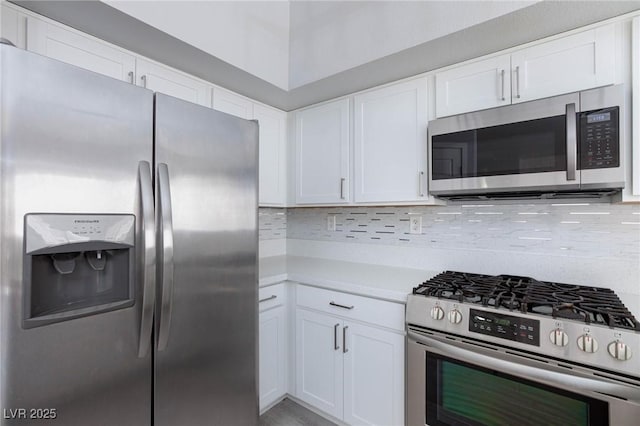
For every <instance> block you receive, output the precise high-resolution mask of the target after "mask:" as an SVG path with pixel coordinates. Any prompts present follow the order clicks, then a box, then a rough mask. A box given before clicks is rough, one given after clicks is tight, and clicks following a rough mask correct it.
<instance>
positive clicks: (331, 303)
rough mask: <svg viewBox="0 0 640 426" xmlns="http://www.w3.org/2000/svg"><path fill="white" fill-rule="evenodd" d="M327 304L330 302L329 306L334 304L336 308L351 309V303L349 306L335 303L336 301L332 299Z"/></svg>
mask: <svg viewBox="0 0 640 426" xmlns="http://www.w3.org/2000/svg"><path fill="white" fill-rule="evenodd" d="M329 304H330V305H331V306H335V307H336V308H342V309H353V305H351V306H346V305H341V304H339V303H336V302H334V301H331V302H329Z"/></svg>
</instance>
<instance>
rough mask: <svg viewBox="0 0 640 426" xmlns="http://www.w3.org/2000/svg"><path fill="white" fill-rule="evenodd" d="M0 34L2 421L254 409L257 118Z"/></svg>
mask: <svg viewBox="0 0 640 426" xmlns="http://www.w3.org/2000/svg"><path fill="white" fill-rule="evenodd" d="M0 49H1V65H0V67H1V73H2V74H1V76H0V78H1V86H0V91H1V92H0V97H1V104H0V107H1V111H0V112H1V122H0V126H1V128H0V137H1V139H0V148H1V152H0V155H1V158H0V159H1V163H0V191H1V193H0V199H1V209H0V232H1V244H0V259H1V260H0V279H1V282H0V297H1V306H0V308H1V311H0V315H1V318H0V324H1V333H2V335H1V340H0V351H1V357H2V359H1V364H0V369H1V377H0V386H1V388H0V392H1V395H0V400H1V403H2V407H1V408H2V418H1V422H2V424H3V425H4V424H6V425H13V424H19V425H30V424H34V425H36V424H37V425H41V424H60V425H65V426H67V425H68V426H75V425H82V426H87V425H89V426H91V425H109V426H111V425H135V426H143V425H151V424H153V425H166V426H175V425H187V426H190V425H225V426H227V425H253V424H256V423H257V419H258V397H257V391H256V388H257V357H256V353H257V338H256V337H257V274H256V271H257V149H258V147H257V139H258V128H257V124H256V123H255V122H252V121H247V120H242V119H239V118H236V117H232V116H229V115H227V114H224V113H220V112H217V111H214V110H212V109H209V108H205V107H202V106H198V105H195V104H191V103H189V102H185V101H181V100H178V99H175V98H172V97H169V96H165V95H161V94H154V93H153V92H151V91H149V90H147V89H143V88H140V87H136V86H134V85H131V84H126V83H124V82H120V81H116V80H113V79H110V78H108V77H104V76H102V75H98V74H95V73H92V72H89V71H85V70H82V69H79V68H76V67H73V66H70V65H67V64H63V63H61V62H58V61H54V60H51V59H48V58H45V57H42V56H39V55H36V54H32V53H30V52H26V51H23V50H20V49H17V48H14V47H11V46H8V45H0ZM52 418H55V420H52ZM45 419H49V421H44V420H45Z"/></svg>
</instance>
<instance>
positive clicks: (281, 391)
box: [258, 284, 287, 410]
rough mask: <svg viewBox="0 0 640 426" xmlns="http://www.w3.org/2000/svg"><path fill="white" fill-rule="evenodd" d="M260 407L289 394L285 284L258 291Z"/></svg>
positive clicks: (262, 407) (263, 407)
mask: <svg viewBox="0 0 640 426" xmlns="http://www.w3.org/2000/svg"><path fill="white" fill-rule="evenodd" d="M259 297H260V299H259V300H260V302H259V308H260V315H259V330H258V333H259V351H260V356H259V371H260V375H259V386H260V389H259V396H260V410H263V409H265V408H267V407H268V406H269V405H271V404H273V403H275V402H277V401H278V400H280V399H281V398H283V397H284V395H285V394H286V357H287V352H286V351H287V315H286V303H285V302H286V300H285V291H284V284H276V285H273V286H269V287H263V288H261V289H260V291H259Z"/></svg>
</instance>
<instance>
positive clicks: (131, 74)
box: [127, 71, 135, 84]
mask: <svg viewBox="0 0 640 426" xmlns="http://www.w3.org/2000/svg"><path fill="white" fill-rule="evenodd" d="M127 75H128V76H129V83H131V84H134V83H135V81H134V80H133V71H129V72H128V73H127Z"/></svg>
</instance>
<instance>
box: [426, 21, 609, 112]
mask: <svg viewBox="0 0 640 426" xmlns="http://www.w3.org/2000/svg"><path fill="white" fill-rule="evenodd" d="M615 33H616V24H609V25H606V26H602V27H598V28H593V29H590V30H587V31H583V32H580V33H576V34H572V35H569V36H566V37H562V38H557V39H555V40H551V41H548V42H545V43H540V44H536V45H533V46H531V47H528V48H524V49H520V50H516V51H514V52H512V53H511V54H505V55H501V56H496V57H493V58H488V59H484V60H480V61H476V62H472V63H469V64H465V65H462V66H459V67H455V68H451V69H448V70H446V71H442V72H439V73H437V74H436V116H437V117H443V116H447V115H452V114H460V113H463V112H469V111H476V110H480V109H485V108H492V107H496V106H500V105H505V104H509V103H518V102H526V101H530V100H534V99H541V98H545V97H549V96H555V95H559V94H563V93H570V92H576V91H580V90H586V89H591V88H594V87H599V86H606V85H608V84H613V83H615V79H616V56H615V46H616V39H615Z"/></svg>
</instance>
